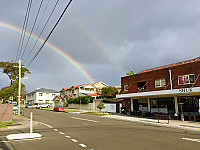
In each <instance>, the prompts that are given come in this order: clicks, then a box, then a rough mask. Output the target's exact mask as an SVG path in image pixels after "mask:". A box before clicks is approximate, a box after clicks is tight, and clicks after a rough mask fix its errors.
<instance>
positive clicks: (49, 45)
mask: <svg viewBox="0 0 200 150" xmlns="http://www.w3.org/2000/svg"><path fill="white" fill-rule="evenodd" d="M0 27H2V28H5V29H8V30H12V31H15V32H18V33H20V34H21V29H20V28H18V27H16V26H13V25H10V24H7V23H3V22H0ZM25 34H26V36H29V35H30V33H28V32H26V33H25ZM31 38H32V39H35V40H37V38H38V37H37V36H36V35H33V34H32V36H31ZM38 41H39V42H40V43H43V42H44V40H43V39H41V38H40V39H39V40H38ZM45 46H47V47H48V48H50V49H51V50H53V51H54V52H56V53H57V54H59V55H60V56H62V57H63V58H64V59H65V60H67V61H68V62H69V63H71V64H72V65H73V66H74V67H75V68H76V69H78V71H80V72H81V74H82V75H83V76H84V77H85V78H86V79H87V80H88V81H89V82H90V83H94V80H93V78H92V77H91V76H90V74H89V73H88V72H87V71H85V70H84V69H83V67H81V66H80V64H79V63H78V62H76V61H75V60H74V59H73V58H72V57H71V56H70V55H69V54H67V53H66V52H64V51H62V50H61V49H59V48H58V47H56V46H55V45H53V44H51V43H49V42H47V43H46V44H45Z"/></svg>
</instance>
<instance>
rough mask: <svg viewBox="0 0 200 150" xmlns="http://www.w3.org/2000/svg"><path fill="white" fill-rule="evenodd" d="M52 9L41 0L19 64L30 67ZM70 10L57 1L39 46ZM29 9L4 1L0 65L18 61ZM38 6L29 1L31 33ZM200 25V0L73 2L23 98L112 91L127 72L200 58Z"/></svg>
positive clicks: (1, 78) (19, 0)
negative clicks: (94, 87)
mask: <svg viewBox="0 0 200 150" xmlns="http://www.w3.org/2000/svg"><path fill="white" fill-rule="evenodd" d="M55 3H56V0H44V2H43V5H42V7H41V12H40V14H39V16H38V20H37V22H36V25H35V28H34V30H33V36H32V38H31V39H30V41H29V43H28V48H27V49H25V53H24V56H23V57H22V56H21V57H22V62H23V64H25V65H28V62H29V61H30V60H31V59H32V58H33V57H34V55H35V54H36V52H37V51H38V50H39V48H40V46H41V43H40V42H38V43H37V45H36V46H35V48H34V49H33V51H32V53H31V55H30V57H28V58H27V56H28V54H29V53H30V51H31V49H32V47H33V45H34V43H35V41H36V40H35V39H34V38H33V37H37V36H39V34H40V32H41V30H42V28H43V26H44V24H45V23H46V20H47V18H48V17H49V15H50V13H51V11H52V9H53V7H54V5H55ZM67 3H68V1H66V0H60V1H59V3H58V5H57V7H56V9H55V12H54V13H53V15H52V17H51V19H50V21H49V23H48V24H47V26H46V28H45V30H44V32H43V34H42V36H41V38H42V39H45V38H46V37H47V35H48V34H49V32H50V30H51V29H52V27H53V25H54V24H55V23H56V21H57V19H58V17H59V16H60V14H61V13H62V11H63V9H64V8H65V6H66V4H67ZM47 4H48V5H47ZM27 5H28V0H1V5H0V45H1V50H0V61H11V60H14V61H16V56H17V51H18V46H19V42H20V36H21V34H20V33H19V31H21V28H22V27H23V22H24V17H25V12H26V9H27ZM39 5H40V1H39V0H33V3H32V7H31V11H30V15H29V21H28V23H27V32H29V33H30V32H31V29H32V26H33V24H34V20H35V17H36V14H37V10H38V8H39ZM45 8H46V11H45V13H44V10H45ZM43 14H44V15H43ZM42 16H43V17H42ZM199 18H200V1H199V0H192V1H190V0H181V1H180V0H109V1H108V0H73V2H72V3H71V5H70V7H69V9H68V10H67V12H66V13H65V15H64V17H63V18H62V20H61V22H60V23H59V24H58V26H57V28H56V29H55V31H54V32H53V34H52V36H51V37H50V39H49V40H48V45H46V46H45V47H44V48H43V49H42V51H41V52H40V53H39V55H38V56H37V57H36V59H35V60H34V61H33V62H32V63H31V65H30V66H29V67H28V68H29V70H30V71H31V75H28V79H26V80H25V79H24V80H23V83H24V84H25V85H26V88H27V90H28V92H31V91H33V90H35V89H36V88H38V87H43V88H52V89H55V90H61V89H62V88H64V87H70V86H72V85H79V84H85V83H90V82H91V80H94V81H95V82H98V81H102V82H104V83H106V84H108V85H111V86H116V85H120V80H121V77H122V76H124V75H125V74H126V73H127V72H130V71H131V70H132V71H133V72H134V73H137V72H139V71H142V70H144V69H149V68H153V67H158V66H162V65H166V64H171V63H175V62H179V61H184V60H189V59H192V58H196V57H199V51H200V19H199ZM27 39H28V36H26V37H25V38H24V44H23V47H25V45H26V43H27ZM51 46H53V48H52V47H51ZM23 49H24V48H22V49H21V50H22V51H23ZM59 52H60V54H59ZM21 53H23V52H21ZM26 58H27V61H25V60H26ZM7 85H9V80H8V78H7V77H6V75H4V74H1V73H0V88H2V87H4V86H7Z"/></svg>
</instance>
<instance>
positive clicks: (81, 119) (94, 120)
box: [71, 117, 99, 122]
mask: <svg viewBox="0 0 200 150" xmlns="http://www.w3.org/2000/svg"><path fill="white" fill-rule="evenodd" d="M71 118H72V119H77V120H83V121H90V122H99V121H95V120H89V119H83V118H77V117H71Z"/></svg>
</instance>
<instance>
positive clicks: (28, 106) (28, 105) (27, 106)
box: [25, 104, 36, 108]
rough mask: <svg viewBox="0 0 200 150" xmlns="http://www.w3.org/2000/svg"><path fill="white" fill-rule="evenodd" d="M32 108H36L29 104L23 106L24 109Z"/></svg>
mask: <svg viewBox="0 0 200 150" xmlns="http://www.w3.org/2000/svg"><path fill="white" fill-rule="evenodd" d="M34 107H36V106H34V105H31V104H26V106H25V108H34Z"/></svg>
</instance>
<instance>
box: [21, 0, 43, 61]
mask: <svg viewBox="0 0 200 150" xmlns="http://www.w3.org/2000/svg"><path fill="white" fill-rule="evenodd" d="M43 1H44V0H42V1H41V2H40V6H39V9H38V11H37V15H36V17H35V21H34V23H33V27H32V29H31V33H30V35H29V37H28V40H27V42H26V46H25V47H24V50H23V53H22V56H21V59H22V58H23V56H24V53H25V51H26V48H27V46H28V43H29V40H30V37H31V35H32V33H33V30H34V28H35V24H36V22H37V18H38V15H39V13H40V10H41V7H42V4H43Z"/></svg>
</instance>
